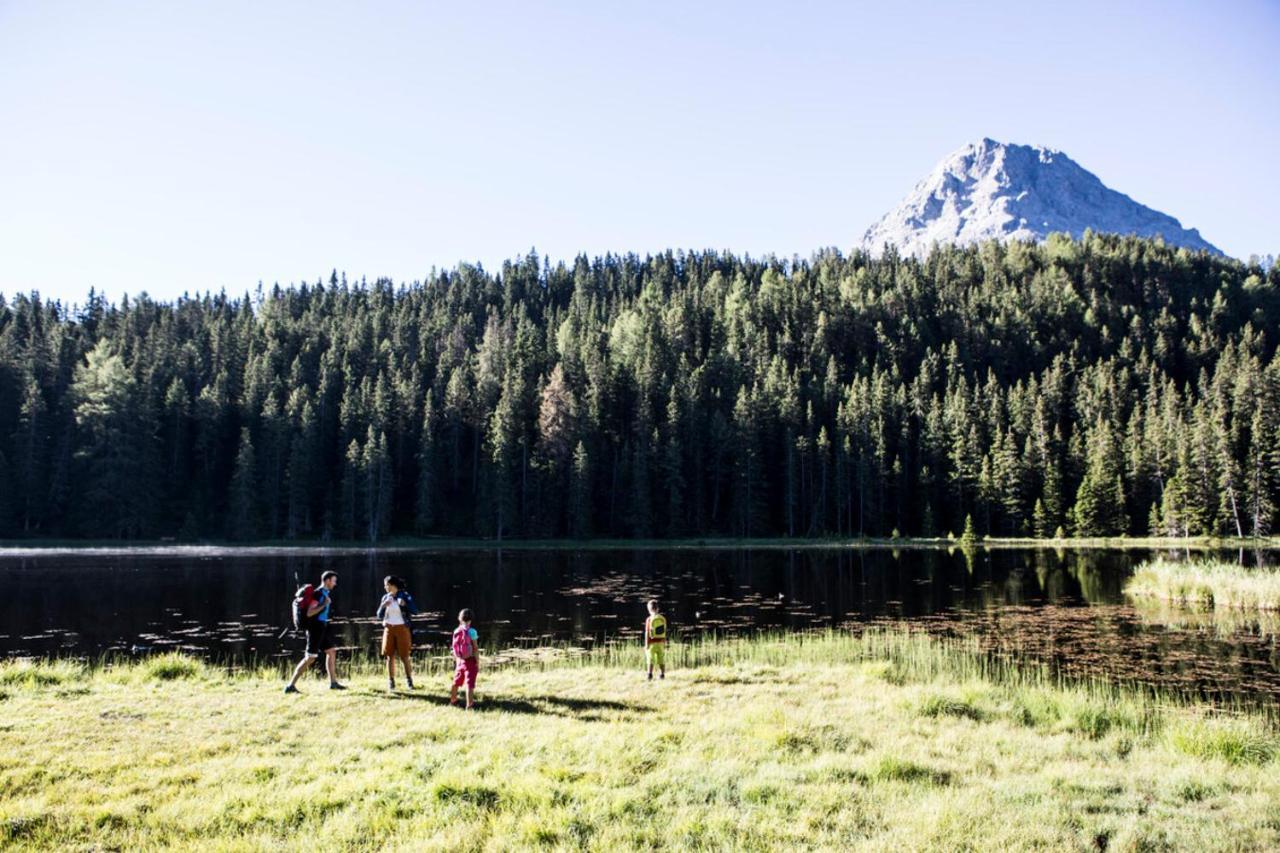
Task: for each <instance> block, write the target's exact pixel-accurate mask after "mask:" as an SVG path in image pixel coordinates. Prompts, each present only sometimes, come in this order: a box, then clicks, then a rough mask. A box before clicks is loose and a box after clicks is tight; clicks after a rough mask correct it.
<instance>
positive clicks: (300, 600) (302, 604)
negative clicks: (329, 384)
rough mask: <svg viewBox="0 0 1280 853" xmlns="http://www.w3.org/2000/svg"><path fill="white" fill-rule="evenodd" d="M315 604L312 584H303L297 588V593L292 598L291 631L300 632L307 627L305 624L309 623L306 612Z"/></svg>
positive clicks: (314, 591) (309, 619)
mask: <svg viewBox="0 0 1280 853" xmlns="http://www.w3.org/2000/svg"><path fill="white" fill-rule="evenodd" d="M315 603H316V588H315V586H314V585H313V584H304V585H302V586H300V587H298V592H297V593H296V594H295V595H294V596H293V629H294V630H295V631H301V630H303V629H304V628H306V627H307V624H308V623H309V622H310V621H311V617H310V616H308V615H307V611H308V610H310V609H311V605H313V604H315Z"/></svg>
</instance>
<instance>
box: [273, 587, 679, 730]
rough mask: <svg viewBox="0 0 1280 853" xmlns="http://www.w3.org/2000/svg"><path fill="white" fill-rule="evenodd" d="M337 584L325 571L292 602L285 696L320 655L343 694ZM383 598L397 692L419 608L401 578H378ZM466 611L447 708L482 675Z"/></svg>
mask: <svg viewBox="0 0 1280 853" xmlns="http://www.w3.org/2000/svg"><path fill="white" fill-rule="evenodd" d="M337 585H338V573H337V572H334V571H327V572H325V573H324V574H322V575H320V583H319V584H306V585H304V586H302V587H300V588H299V589H298V592H297V594H296V595H295V596H294V599H293V625H294V628H295V629H297V630H298V631H299V632H301V633H303V634H304V635H305V636H306V649H305V651H304V652H303V656H302V661H301V662H300V663H299V664H298V665H297V667H295V668H294V670H293V675H292V677H291V678H290V679H289V683H288V684H286V685H285V688H284V692H285V693H297V692H298V679H299V678H301V677H302V674H303V673H305V672H306V671H307V670H308V669H310V668H311V666H312V665H313V664H314V663H315V662H316V661H317V660H319V659H320V656H321V655H324V668H325V672H326V673H327V674H328V676H329V689H330V690H346V689H347V688H346V685H344V684H342V683H340V682H339V681H338V643H337V639H336V637H335V635H334V633H333V623H332V620H331V619H330V616H331V614H332V610H333V588H334V587H335V586H337ZM382 588H383V592H384V595H383V596H382V600H381V601H379V602H378V610H377V613H376V614H375V616H374V618H375V619H377V620H378V621H379V622H380V623H381V624H382V656H383V657H384V658H386V661H387V689H388V690H395V689H396V660H397V659H398V660H399V661H400V663H401V666H402V667H403V668H404V680H405V685H406V686H407V687H408V689H410V690H413V689H414V686H413V666H412V664H411V662H410V659H409V653H410V652H411V651H412V650H413V628H412V625H411V619H412V617H413V616H414V615H415V614H417V613H418V606H417V604H416V603H415V602H414V600H413V596H412V595H411V594H410V593H409V590H408V588H407V585H406V584H405V581H404V579H403V578H400V577H397V576H396V575H387V576H386V577H385V578H383V580H382ZM647 607H648V611H649V616H648V618H646V619H645V621H644V651H645V666H646V668H647V670H648V677H649V679H650V680H653V672H654V669H655V667H656V668H657V671H658V677H659V678H666V677H667V662H666V648H667V619H666V617H665V616H663V615H662V613H661V611H660V610H659V607H658V602H657V601H655V600H651V601H649V603H648V605H647ZM471 622H472V615H471V610H470V609H469V608H463V609H462V610H461V611H460V612H459V613H458V627H456V628H455V629H454V631H453V637H452V639H451V641H450V650H451V651H452V652H453V661H454V671H453V684H452V685H451V687H450V690H449V704H450V705H456V704H457V702H458V688H459V687H461V688H463V696H464V698H465V701H466V708H467V709H470V708H471V707H473V705H474V703H475V690H476V677H477V675H479V672H480V644H479V634H478V633H477V632H476V629H475V628H473V627H472V625H471Z"/></svg>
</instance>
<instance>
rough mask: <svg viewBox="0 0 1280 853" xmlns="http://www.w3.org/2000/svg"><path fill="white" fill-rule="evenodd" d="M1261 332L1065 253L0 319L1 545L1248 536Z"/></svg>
mask: <svg viewBox="0 0 1280 853" xmlns="http://www.w3.org/2000/svg"><path fill="white" fill-rule="evenodd" d="M1278 316H1280V267H1272V268H1271V269H1270V270H1269V271H1264V270H1263V269H1262V268H1261V267H1258V266H1250V265H1245V264H1241V263H1239V262H1237V261H1233V260H1228V259H1221V258H1215V257H1211V256H1209V255H1205V254H1192V253H1188V252H1186V251H1185V250H1175V249H1172V248H1169V247H1166V246H1164V245H1163V244H1161V243H1160V242H1158V241H1156V242H1153V241H1145V240H1139V239H1135V238H1119V237H1111V236H1101V235H1092V234H1086V236H1085V238H1084V239H1083V240H1082V241H1072V240H1070V239H1068V238H1065V237H1061V236H1055V237H1053V238H1051V239H1050V240H1049V241H1048V242H1047V243H1045V244H1044V245H1041V246H1033V245H1027V244H1020V243H1014V244H1011V245H1008V246H1001V245H998V244H994V243H993V244H986V245H983V246H980V247H976V248H970V249H955V248H941V249H938V250H937V251H935V252H934V253H933V254H932V255H931V256H930V257H929V258H928V259H927V260H926V261H924V262H918V261H916V260H913V259H903V258H899V257H897V256H896V255H894V254H889V255H888V256H886V257H885V258H883V259H881V260H878V261H874V260H871V259H869V258H868V257H867V256H865V255H863V254H860V253H859V254H855V255H854V256H852V257H844V256H842V255H840V254H839V253H836V252H823V253H820V254H818V255H815V256H814V257H813V258H812V259H810V260H807V261H804V260H798V259H797V260H792V261H782V260H778V259H774V258H766V259H760V260H757V259H752V258H749V257H744V258H739V257H732V256H729V255H724V254H717V253H703V254H684V253H667V254H663V255H659V256H656V257H649V258H644V259H641V258H638V257H635V256H625V257H616V256H609V257H605V258H601V259H596V260H594V261H592V260H589V259H587V258H585V257H580V258H578V259H577V260H576V261H575V262H574V263H572V264H559V265H556V266H551V265H549V264H547V263H546V262H545V261H542V260H540V259H539V258H538V257H537V256H536V255H530V256H529V257H527V258H524V259H522V260H519V261H515V262H510V263H508V264H505V265H504V266H503V268H502V271H501V273H499V274H497V275H494V274H490V273H486V272H485V271H483V270H482V269H479V268H476V267H470V266H462V267H460V268H458V269H457V270H453V271H449V272H442V273H438V274H433V275H432V276H431V278H430V279H429V280H428V281H427V282H425V283H423V284H415V285H414V286H412V287H403V286H402V287H396V286H394V285H393V284H392V283H391V282H389V281H378V282H375V283H374V284H371V285H366V284H365V283H364V282H361V283H360V284H359V285H349V284H348V283H347V282H346V280H345V278H339V277H338V276H337V275H335V276H333V277H331V278H330V280H329V281H328V282H323V283H322V282H318V283H316V284H314V285H304V286H301V287H293V288H289V289H281V288H279V287H276V288H274V289H272V290H271V291H270V292H269V293H261V292H260V293H259V294H258V295H257V297H256V298H251V297H248V296H246V297H244V298H239V299H229V298H227V297H226V296H225V295H219V296H212V295H206V296H202V297H199V298H183V299H179V300H177V301H176V302H175V303H173V304H163V303H156V302H153V301H152V300H150V299H148V298H146V297H145V296H143V297H139V298H137V299H135V300H128V299H126V300H124V301H123V302H122V304H120V305H119V306H112V305H107V304H104V302H103V300H101V299H100V298H98V297H95V296H92V295H91V296H90V299H89V301H88V304H87V305H86V306H84V307H83V308H77V309H76V310H75V311H74V312H72V311H69V310H67V309H65V308H64V307H63V306H62V305H60V304H57V303H54V304H50V303H47V302H42V301H41V300H40V299H39V298H38V297H36V296H34V295H33V296H31V297H27V296H18V297H17V298H15V299H13V300H12V301H8V302H6V301H4V300H3V299H2V298H0V535H3V536H19V537H20V536H45V537H48V536H58V537H81V536H83V537H122V538H132V537H160V536H179V537H181V538H197V537H215V538H221V537H230V538H234V539H257V538H275V537H325V538H338V539H353V538H359V539H371V540H377V539H379V538H380V537H383V536H385V535H387V534H388V533H417V534H453V535H461V536H471V535H482V536H494V537H508V536H522V537H528V536H575V537H581V536H627V537H653V536H689V535H735V536H778V535H783V536H815V535H832V534H834V535H843V536H848V535H868V536H886V535H892V532H893V531H898V532H899V533H900V534H901V535H904V536H907V535H930V534H933V535H936V534H945V533H946V532H948V531H954V532H956V533H959V532H960V531H961V530H962V529H964V527H965V525H966V521H968V522H969V524H970V525H971V526H972V528H973V529H974V530H975V531H976V532H977V533H979V534H981V533H990V534H993V535H1012V534H1028V533H1029V534H1035V535H1053V534H1054V533H1055V531H1057V530H1058V529H1059V528H1061V529H1062V530H1064V531H1065V532H1067V533H1075V534H1080V535H1095V534H1119V533H1131V534H1145V533H1148V532H1150V533H1153V534H1209V533H1217V534H1232V535H1234V534H1244V535H1250V534H1261V533H1267V532H1269V531H1271V530H1272V529H1274V523H1275V508H1276V506H1277V502H1278V501H1280V471H1277V463H1278V462H1280V357H1278V356H1277V354H1276V337H1277V323H1276V318H1277V317H1278Z"/></svg>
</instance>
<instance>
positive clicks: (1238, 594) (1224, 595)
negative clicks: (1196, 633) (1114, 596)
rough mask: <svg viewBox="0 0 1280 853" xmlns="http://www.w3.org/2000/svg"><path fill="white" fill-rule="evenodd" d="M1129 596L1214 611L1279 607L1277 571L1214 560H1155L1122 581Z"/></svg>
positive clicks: (1268, 609) (1278, 571) (1272, 609)
mask: <svg viewBox="0 0 1280 853" xmlns="http://www.w3.org/2000/svg"><path fill="white" fill-rule="evenodd" d="M1125 592H1126V593H1127V594H1129V595H1133V596H1139V597H1148V598H1160V599H1165V600H1166V601H1170V602H1173V603H1175V604H1179V605H1185V606H1188V607H1193V608H1203V609H1213V610H1218V609H1222V610H1232V609H1234V610H1245V611H1248V610H1263V611H1277V610H1280V570H1278V569H1275V568H1268V567H1248V566H1241V565H1237V564H1235V563H1226V562H1222V561H1213V560H1190V561H1185V562H1175V561H1172V560H1165V559H1157V560H1153V561H1151V562H1148V563H1144V564H1143V565H1141V566H1139V567H1138V568H1137V569H1136V570H1135V571H1134V573H1133V577H1131V578H1129V580H1128V582H1127V583H1126V584H1125Z"/></svg>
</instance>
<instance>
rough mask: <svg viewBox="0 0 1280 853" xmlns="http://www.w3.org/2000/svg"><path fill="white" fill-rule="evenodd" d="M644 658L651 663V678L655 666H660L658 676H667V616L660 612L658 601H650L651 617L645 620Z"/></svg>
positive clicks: (651, 677) (651, 678) (650, 677)
mask: <svg viewBox="0 0 1280 853" xmlns="http://www.w3.org/2000/svg"><path fill="white" fill-rule="evenodd" d="M644 659H645V662H646V663H647V664H648V665H649V680H650V681H652V680H653V667H654V666H655V665H656V666H657V667H658V677H659V678H666V677H667V617H665V616H663V615H662V614H661V613H659V612H658V602H657V601H656V600H655V601H650V602H649V618H648V619H646V620H644Z"/></svg>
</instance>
